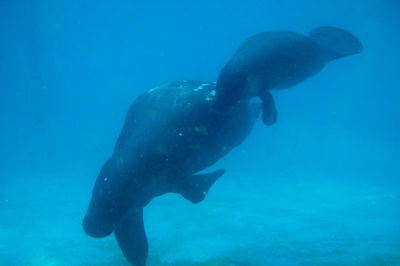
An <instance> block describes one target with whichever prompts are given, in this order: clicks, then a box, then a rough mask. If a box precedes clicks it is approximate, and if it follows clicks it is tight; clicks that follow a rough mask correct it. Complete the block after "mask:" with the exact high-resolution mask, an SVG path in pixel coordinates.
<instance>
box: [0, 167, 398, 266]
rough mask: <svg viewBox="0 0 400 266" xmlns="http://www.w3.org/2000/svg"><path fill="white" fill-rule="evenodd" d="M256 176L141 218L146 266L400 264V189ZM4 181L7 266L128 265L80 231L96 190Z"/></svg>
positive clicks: (61, 182)
mask: <svg viewBox="0 0 400 266" xmlns="http://www.w3.org/2000/svg"><path fill="white" fill-rule="evenodd" d="M254 173H257V172H256V171H252V172H251V173H245V172H243V173H239V172H235V173H234V172H228V173H227V174H225V175H224V176H223V177H222V178H221V179H220V180H218V181H217V183H216V184H215V185H214V186H213V188H212V189H211V190H210V193H209V194H208V195H207V197H206V199H205V200H204V201H203V202H202V203H200V204H197V205H193V204H191V203H189V202H187V201H185V200H184V199H183V198H182V197H180V196H179V195H174V194H168V195H164V196H162V197H159V198H156V199H154V200H153V201H152V202H151V203H150V205H149V206H147V207H146V208H145V216H144V219H145V227H146V231H147V235H148V239H149V245H150V251H149V258H148V265H149V266H152V265H169V266H172V265H182V266H183V265H197V266H200V265H202V266H205V265H207V266H210V265H213V266H217V265H218V266H221V265H257V266H258V265H400V226H399V225H400V222H399V221H400V219H399V218H400V214H399V213H400V212H399V211H398V210H399V206H400V193H399V191H400V190H399V189H398V187H396V182H395V181H393V183H392V184H390V182H386V183H385V184H386V185H377V184H373V183H368V182H363V183H357V182H344V181H345V180H351V177H352V176H351V174H349V176H348V178H346V177H342V178H341V179H340V181H338V180H336V181H335V177H334V176H326V175H325V176H324V177H323V178H316V177H315V176H314V177H309V176H307V174H303V176H302V175H301V174H299V173H297V174H295V175H294V174H290V175H287V174H285V173H282V172H280V171H277V172H276V173H271V172H269V173H265V174H258V175H257V174H254ZM259 173H261V171H260V172H259ZM266 175H268V177H266ZM5 180H6V179H5ZM7 180H9V181H8V182H7V183H5V184H3V186H2V188H1V190H0V209H1V212H0V235H1V238H0V264H1V265H128V263H127V262H126V261H125V259H124V258H123V256H122V254H121V252H120V250H119V248H118V246H117V244H116V242H115V240H114V237H107V238H105V239H100V240H99V239H93V238H90V237H88V236H86V235H85V234H84V233H83V231H82V229H81V219H82V217H83V215H84V213H85V211H86V207H87V203H88V200H89V197H90V191H91V186H92V184H91V183H89V182H86V183H82V182H79V180H80V179H79V178H77V177H76V175H74V178H70V175H68V174H66V173H63V174H60V175H59V176H54V175H52V176H48V175H42V176H40V175H38V176H34V177H32V176H29V177H28V176H18V177H9V178H8V179H7ZM83 180H87V178H86V179H83ZM356 180H359V179H356Z"/></svg>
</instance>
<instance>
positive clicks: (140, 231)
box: [83, 81, 261, 265]
mask: <svg viewBox="0 0 400 266" xmlns="http://www.w3.org/2000/svg"><path fill="white" fill-rule="evenodd" d="M214 99H215V83H210V82H202V81H181V82H172V83H168V84H166V85H164V86H161V87H156V88H153V89H151V90H149V91H148V92H146V93H144V94H143V95H141V96H139V97H138V98H137V99H136V100H135V101H134V103H133V104H132V106H131V107H130V109H129V111H128V114H127V116H126V120H125V124H124V127H123V129H122V132H121V134H120V136H119V138H118V141H117V143H116V146H115V150H114V153H113V154H112V156H111V157H110V159H108V161H107V162H106V163H105V164H104V165H103V168H102V169H101V171H100V173H99V176H98V178H97V181H96V184H95V186H94V189H93V193H92V199H91V201H90V204H89V208H88V211H87V213H86V216H85V218H84V221H83V228H84V230H85V232H86V233H87V234H88V235H90V236H93V237H105V236H107V235H109V234H111V233H113V232H114V234H115V237H116V239H117V241H118V244H119V246H120V248H121V250H122V251H123V253H124V255H125V257H126V258H127V259H128V260H129V261H130V262H131V263H132V264H134V265H145V261H146V257H147V249H148V247H147V240H146V235H145V231H144V225H143V208H144V207H145V206H146V205H147V204H148V203H149V202H150V201H151V199H153V198H154V197H156V196H159V195H162V194H165V193H169V192H172V193H179V194H181V195H182V196H183V197H184V198H186V199H188V200H190V201H191V202H193V203H198V202H200V201H201V200H203V199H204V197H205V195H206V193H207V192H208V190H209V188H210V187H211V185H212V184H213V183H214V182H215V180H216V179H217V178H218V177H220V176H221V175H222V174H223V173H224V172H225V171H224V170H218V171H215V172H211V173H208V174H196V173H197V172H199V171H201V170H203V169H205V168H207V167H208V166H210V165H212V164H214V163H215V162H216V161H217V160H218V159H220V158H221V157H223V156H224V155H225V154H227V153H228V152H229V151H230V150H232V149H233V148H234V147H236V146H237V145H239V144H240V143H241V142H242V141H243V140H244V139H245V138H246V137H247V135H248V134H249V133H250V131H251V129H252V127H253V124H254V121H255V120H256V118H257V117H258V115H259V112H260V109H261V106H260V105H257V104H249V103H248V102H242V103H237V104H235V105H234V106H232V108H231V109H230V110H229V111H227V112H224V113H218V112H215V111H214V110H213V109H212V108H211V107H212V103H213V101H214Z"/></svg>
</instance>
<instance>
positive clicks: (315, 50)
mask: <svg viewBox="0 0 400 266" xmlns="http://www.w3.org/2000/svg"><path fill="white" fill-rule="evenodd" d="M362 49H363V48H362V45H361V43H360V42H359V40H358V39H357V38H356V37H354V36H353V35H352V34H350V33H348V32H346V31H344V30H341V29H338V28H333V27H320V28H316V29H314V30H313V31H312V32H311V33H310V35H309V36H303V35H300V34H297V33H293V32H289V31H271V32H264V33H260V34H257V35H255V36H253V37H250V38H249V39H248V40H246V41H245V42H244V43H243V44H242V45H241V46H240V48H239V50H238V51H237V52H236V53H235V54H234V56H233V57H232V59H231V60H230V61H229V62H228V63H227V64H226V65H225V67H224V68H223V69H222V70H221V72H220V74H219V77H218V80H217V83H216V84H215V83H212V82H203V81H178V82H172V83H168V84H166V85H163V86H160V87H156V88H153V89H150V90H149V91H147V92H146V93H144V94H142V95H141V96H139V97H138V98H137V99H136V100H135V101H134V102H133V104H132V106H131V107H130V109H129V111H128V113H127V115H126V119H125V123H124V126H123V128H122V131H121V133H120V136H119V138H118V140H117V143H116V145H115V149H114V151H113V154H112V155H111V157H110V158H109V159H108V160H107V161H106V162H105V163H104V165H103V167H102V168H101V170H100V173H99V174H98V177H97V180H96V183H95V185H94V188H93V191H92V197H91V200H90V203H89V207H88V210H87V213H86V215H85V217H84V219H83V229H84V231H85V232H86V233H87V234H88V235H90V236H92V237H106V236H108V235H110V234H112V233H114V235H115V238H116V240H117V242H118V244H119V246H120V248H121V250H122V253H123V254H124V256H125V257H126V259H127V260H128V261H129V262H130V263H131V264H133V265H136V266H143V265H145V264H146V258H147V253H148V243H147V238H146V234H145V228H144V223H143V208H144V207H145V206H146V205H147V204H148V203H149V202H150V201H151V200H152V199H153V198H155V197H157V196H160V195H163V194H165V193H178V194H180V195H182V196H183V197H184V198H185V199H187V200H189V201H191V202H193V203H199V202H201V201H202V200H203V199H204V198H205V196H206V194H207V193H208V191H209V190H210V188H211V186H212V185H213V184H214V183H215V182H216V180H217V179H218V178H219V177H220V176H222V175H223V174H224V173H225V170H224V169H220V170H217V171H213V172H209V173H199V172H200V171H202V170H204V169H205V168H207V167H209V166H211V165H213V164H214V163H215V162H217V161H218V160H219V159H220V158H222V157H223V156H225V155H226V154H227V153H228V152H229V151H231V150H232V149H233V148H235V147H236V146H238V145H239V144H240V143H242V142H243V140H244V139H246V137H247V136H248V135H249V134H250V132H251V130H252V128H253V125H254V123H255V121H256V119H257V117H258V116H259V114H260V111H261V109H262V120H263V122H264V124H266V125H272V124H274V123H275V122H276V120H277V111H276V107H275V103H274V99H273V97H272V95H271V93H270V90H273V89H285V88H289V87H291V86H294V85H296V84H298V83H299V82H301V81H303V80H305V79H306V78H307V77H310V76H312V75H314V74H316V73H317V72H318V71H320V70H321V69H322V68H323V67H324V66H325V65H326V63H327V62H329V61H331V60H333V59H337V58H340V57H344V56H348V55H352V54H356V53H359V52H361V51H362ZM254 97H259V98H260V99H261V101H262V105H261V106H260V105H259V104H257V103H253V102H252V101H251V99H252V98H254Z"/></svg>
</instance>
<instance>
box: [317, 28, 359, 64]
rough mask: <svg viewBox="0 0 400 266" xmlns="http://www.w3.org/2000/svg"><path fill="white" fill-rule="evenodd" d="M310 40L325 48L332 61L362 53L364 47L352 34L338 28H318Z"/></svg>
mask: <svg viewBox="0 0 400 266" xmlns="http://www.w3.org/2000/svg"><path fill="white" fill-rule="evenodd" d="M309 36H310V38H311V39H313V40H314V41H316V42H317V43H318V44H319V45H321V46H322V47H324V48H325V49H326V50H327V51H328V53H329V55H330V56H331V58H332V60H333V59H337V58H341V57H345V56H349V55H353V54H358V53H361V52H362V50H363V46H362V44H361V42H360V40H359V39H358V38H357V37H356V36H354V35H353V34H352V33H350V32H348V31H346V30H343V29H340V28H336V27H318V28H315V29H313V30H312V31H311V32H310V35H309Z"/></svg>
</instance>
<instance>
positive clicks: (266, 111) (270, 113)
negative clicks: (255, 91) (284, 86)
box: [259, 90, 278, 126]
mask: <svg viewBox="0 0 400 266" xmlns="http://www.w3.org/2000/svg"><path fill="white" fill-rule="evenodd" d="M259 97H260V99H261V101H262V107H263V111H262V121H263V123H264V124H265V125H267V126H270V125H272V124H274V123H275V122H276V120H277V118H278V112H277V111H276V107H275V102H274V98H273V97H272V94H271V93H270V92H269V91H268V90H263V92H262V95H260V96H259Z"/></svg>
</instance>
